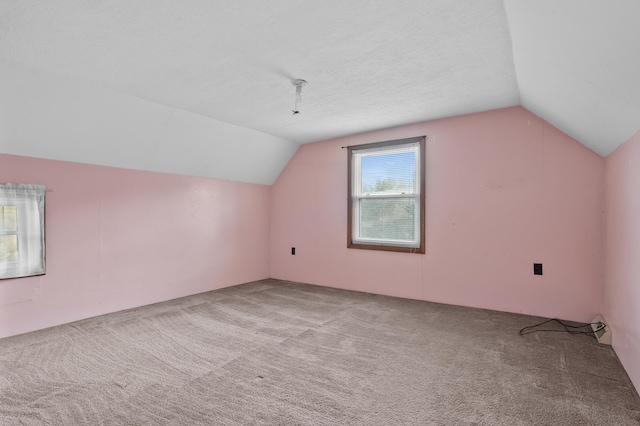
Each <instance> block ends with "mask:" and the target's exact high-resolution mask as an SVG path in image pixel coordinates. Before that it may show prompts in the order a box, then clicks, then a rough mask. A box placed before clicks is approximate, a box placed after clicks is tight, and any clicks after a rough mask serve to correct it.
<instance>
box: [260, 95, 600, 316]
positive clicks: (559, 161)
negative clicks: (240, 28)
mask: <svg viewBox="0 0 640 426" xmlns="http://www.w3.org/2000/svg"><path fill="white" fill-rule="evenodd" d="M425 134H426V135H427V150H426V151H427V152H426V156H427V157H426V164H427V166H426V168H427V170H426V180H427V182H426V187H427V188H426V191H427V192H426V195H427V207H426V217H427V228H426V237H427V246H426V251H427V253H426V254H425V255H417V254H407V253H391V252H378V251H368V250H357V249H347V248H346V239H347V236H346V227H347V224H346V216H347V204H346V203H347V200H346V193H347V188H346V184H347V182H346V181H347V172H346V170H347V163H346V161H347V160H346V158H347V152H346V150H343V149H341V148H340V147H341V146H345V145H356V144H363V143H368V142H377V141H383V140H390V139H399V138H405V137H412V136H419V135H425ZM603 193H604V160H603V159H602V158H601V157H600V156H598V155H597V154H595V153H594V152H592V151H590V150H589V149H587V148H585V147H584V146H582V145H580V144H579V143H578V142H576V141H575V140H573V139H571V138H570V137H568V136H567V135H565V134H563V133H561V132H560V131H558V130H557V129H555V128H554V127H552V126H551V125H549V124H547V123H546V122H544V121H543V120H542V119H540V118H538V117H537V116H535V115H533V114H531V113H530V112H528V111H527V110H525V109H524V108H521V107H514V108H508V109H503V110H497V111H490V112H485V113H479V114H473V115H467V116H462V117H454V118H449V119H443V120H437V121H432V122H426V123H421V124H417V125H410V126H404V127H398V128H393V129H386V130H382V131H378V132H372V133H366V134H361V135H357V136H353V137H346V138H341V139H335V140H330V141H325V142H319V143H314V144H308V145H303V146H302V147H301V148H300V149H299V150H298V152H297V153H296V154H295V156H294V157H293V159H292V160H291V161H290V162H289V164H288V165H287V167H286V168H285V170H284V171H283V172H282V173H281V175H280V177H279V178H278V180H277V181H276V183H275V184H274V186H273V188H272V198H271V201H272V202H271V209H272V211H271V217H272V220H271V258H270V259H271V276H272V277H273V278H281V279H287V280H295V281H301V282H307V283H311V284H319V285H325V286H331V287H339V288H345V289H352V290H360V291H368V292H373V293H379V294H387V295H393V296H400V297H406V298H413V299H424V300H431V301H436V302H444V303H450V304H457V305H464V306H475V307H482V308H490V309H496V310H501V311H509V312H518V313H526V314H534V315H541V316H546V317H560V318H565V319H572V320H578V321H587V320H591V318H592V317H593V316H594V315H595V314H597V313H598V312H600V311H601V307H602V297H603V265H602V247H603V229H602V221H603V218H602V215H603V212H602V210H603V209H602V206H603V202H604V200H603V198H604V194H603ZM293 246H295V247H296V255H295V256H292V255H291V254H290V250H291V247H293ZM534 262H542V263H543V264H544V275H543V276H534V275H533V265H532V264H533V263H534Z"/></svg>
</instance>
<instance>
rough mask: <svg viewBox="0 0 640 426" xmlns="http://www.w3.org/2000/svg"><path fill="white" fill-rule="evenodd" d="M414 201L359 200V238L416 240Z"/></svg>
mask: <svg viewBox="0 0 640 426" xmlns="http://www.w3.org/2000/svg"><path fill="white" fill-rule="evenodd" d="M415 226H416V221H415V199H414V198H384V199H361V200H360V238H366V239H369V238H372V239H390V240H404V241H415V240H416V229H415Z"/></svg>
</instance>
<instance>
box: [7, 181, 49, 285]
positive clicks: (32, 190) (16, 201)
mask: <svg viewBox="0 0 640 426" xmlns="http://www.w3.org/2000/svg"><path fill="white" fill-rule="evenodd" d="M44 193H45V187H44V186H42V185H26V184H17V185H16V184H12V183H7V184H4V185H0V279H3V278H17V277H26V276H31V275H42V274H44V273H45V263H44V259H45V256H44V252H45V250H44Z"/></svg>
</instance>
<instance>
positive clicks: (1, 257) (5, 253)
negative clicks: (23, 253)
mask: <svg viewBox="0 0 640 426" xmlns="http://www.w3.org/2000/svg"><path fill="white" fill-rule="evenodd" d="M17 261H18V236H17V235H0V263H8V262H17Z"/></svg>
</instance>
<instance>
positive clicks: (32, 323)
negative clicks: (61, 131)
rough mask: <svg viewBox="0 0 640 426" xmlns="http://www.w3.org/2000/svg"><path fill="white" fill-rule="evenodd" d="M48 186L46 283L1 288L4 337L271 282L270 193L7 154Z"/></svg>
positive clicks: (28, 176) (8, 174)
mask: <svg viewBox="0 0 640 426" xmlns="http://www.w3.org/2000/svg"><path fill="white" fill-rule="evenodd" d="M0 182H23V183H37V184H44V185H47V188H48V189H49V190H50V192H48V193H47V196H46V246H47V275H45V276H42V277H32V278H22V279H14V280H3V281H0V337H6V336H10V335H14V334H18V333H23V332H27V331H31V330H36V329H40V328H44V327H49V326H53V325H57V324H62V323H67V322H70V321H74V320H77V319H81V318H87V317H91V316H95V315H100V314H103V313H107V312H113V311H117V310H122V309H126V308H131V307H135V306H140V305H145V304H149V303H154V302H158V301H162V300H168V299H172V298H177V297H181V296H185V295H189V294H194V293H199V292H204V291H208V290H212V289H216V288H220V287H225V286H229V285H234V284H239V283H242V282H247V281H253V280H258V279H263V278H268V277H269V256H268V250H269V204H270V187H269V186H264V185H255V184H245V183H237V182H228V181H219V180H212V179H203V178H192V177H185V176H176V175H168V174H160V173H151V172H140V171H132V170H124V169H116V168H109V167H102V166H92V165H83V164H76V163H67V162H61V161H51V160H38V159H32V158H26V157H16V156H10V155H0Z"/></svg>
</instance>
